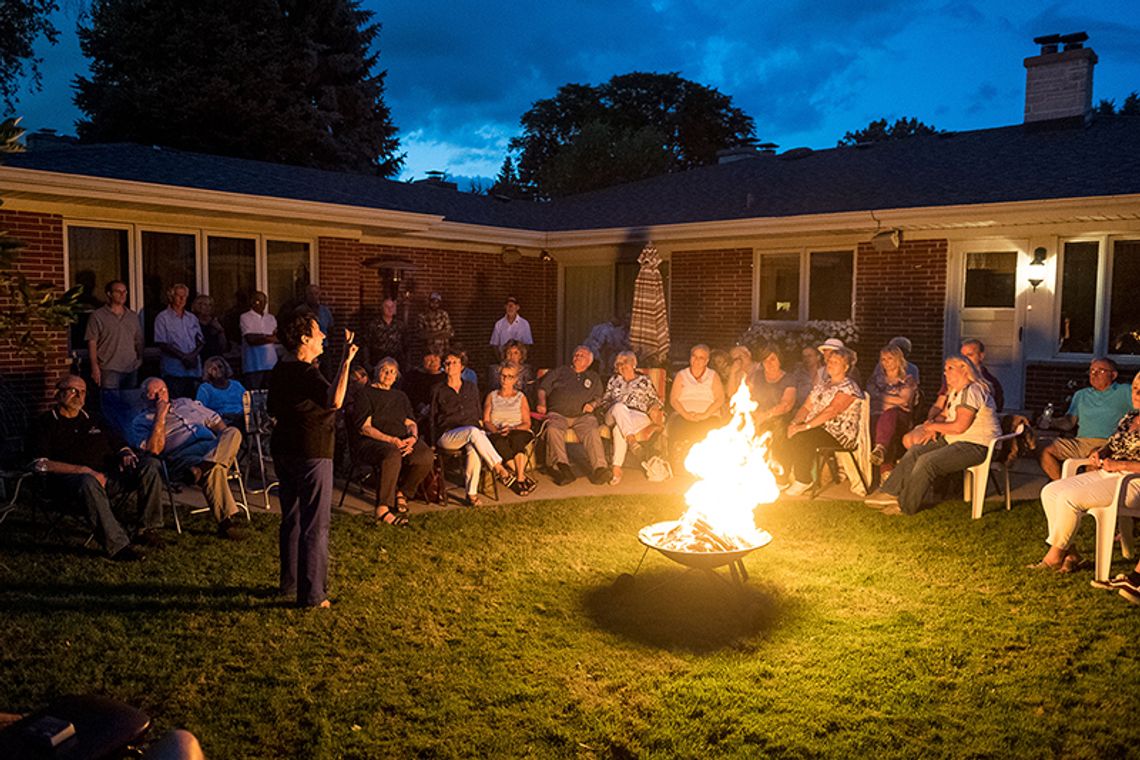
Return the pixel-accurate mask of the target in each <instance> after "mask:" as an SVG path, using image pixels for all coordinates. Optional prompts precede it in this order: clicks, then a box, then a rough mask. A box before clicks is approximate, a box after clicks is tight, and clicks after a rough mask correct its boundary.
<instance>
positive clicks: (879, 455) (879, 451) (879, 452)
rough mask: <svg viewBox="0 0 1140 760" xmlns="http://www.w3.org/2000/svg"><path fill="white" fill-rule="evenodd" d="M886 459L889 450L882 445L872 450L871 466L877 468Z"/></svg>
mask: <svg viewBox="0 0 1140 760" xmlns="http://www.w3.org/2000/svg"><path fill="white" fill-rule="evenodd" d="M886 458H887V450H886V448H884V447H883V446H882V445H881V444H880V445H878V446H876V447H875V448H873V449H871V464H873V465H875V466H876V467H877V466H879V465H881V464H882V463H883V460H884V459H886Z"/></svg>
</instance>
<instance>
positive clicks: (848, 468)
mask: <svg viewBox="0 0 1140 760" xmlns="http://www.w3.org/2000/svg"><path fill="white" fill-rule="evenodd" d="M853 403H857V404H859V433H858V438H857V439H856V441H855V448H854V449H844V448H840V447H838V446H820V447H819V448H817V449H816V450H815V480H814V481H813V482H812V488H811V491H810V492H809V495H808V499H809V500H811V499H814V498H815V497H816V496H818V495H819V493H820V492H821V491H822V490H823V469H824V465H825V464H826V463H827V462H829V461H831V460H833V459H834V461H835V463H836V466H837V467H838V468H842V470H843V473H844V475H846V476H847V480H848V482H850V483H851V490H852V491H853V492H854V493H856V494H858V495H859V496H866V495H867V494H868V493H869V492H870V490H871V477H872V470H871V403H870V399H869V398H868V397H867V394H863V397H862V398H860V399H857V400H856V401H855V402H853ZM832 479H833V480H835V479H837V478H836V471H835V470H832Z"/></svg>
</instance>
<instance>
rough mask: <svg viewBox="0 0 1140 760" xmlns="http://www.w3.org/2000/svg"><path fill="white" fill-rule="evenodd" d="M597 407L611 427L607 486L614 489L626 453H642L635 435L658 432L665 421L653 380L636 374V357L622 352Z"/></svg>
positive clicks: (619, 478)
mask: <svg viewBox="0 0 1140 760" xmlns="http://www.w3.org/2000/svg"><path fill="white" fill-rule="evenodd" d="M598 407H599V408H600V409H603V410H605V412H606V424H607V425H611V426H612V427H611V429H610V432H611V433H612V434H613V442H614V453H613V477H612V478H611V479H610V485H611V486H616V485H617V484H618V483H620V482H621V468H622V465H624V464H625V454H626V451H627V450H630V449H632V450H633V453H634V454H640V453H641V444H639V443H638V442H637V434H638V433H640V432H641V431H642V430H645V429H646V428H648V427H650V426H652V425H655V426H657V427H658V428H660V427H661V423H662V422H663V420H664V413H663V411H662V406H661V399H660V398H658V397H657V388H656V387H654V385H653V381H652V380H650V379H649V378H648V377H646V376H645V375H641V374H638V372H637V354H635V353H633V352H632V351H622V352H621V353H619V354H618V355H617V358H615V359H614V376H613V377H611V378H610V381H609V383H607V384H606V393H605V395H604V396H602V400H601V402H600V403H599V404H598Z"/></svg>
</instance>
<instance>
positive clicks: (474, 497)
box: [467, 493, 483, 507]
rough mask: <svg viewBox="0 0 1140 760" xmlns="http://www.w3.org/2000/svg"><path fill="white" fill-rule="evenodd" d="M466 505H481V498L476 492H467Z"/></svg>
mask: <svg viewBox="0 0 1140 760" xmlns="http://www.w3.org/2000/svg"><path fill="white" fill-rule="evenodd" d="M467 506H469V507H481V506H483V500H482V499H480V498H479V494H477V493H473V494H468V496H467Z"/></svg>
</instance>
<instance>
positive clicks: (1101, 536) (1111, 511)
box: [1061, 459, 1140, 581]
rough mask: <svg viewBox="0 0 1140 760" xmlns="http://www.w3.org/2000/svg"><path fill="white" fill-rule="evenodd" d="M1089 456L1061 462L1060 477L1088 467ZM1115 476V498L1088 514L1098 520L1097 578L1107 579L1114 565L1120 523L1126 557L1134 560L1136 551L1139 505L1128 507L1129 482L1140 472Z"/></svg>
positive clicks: (1139, 477) (1138, 475)
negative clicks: (1134, 524)
mask: <svg viewBox="0 0 1140 760" xmlns="http://www.w3.org/2000/svg"><path fill="white" fill-rule="evenodd" d="M1089 461H1090V460H1088V459H1066V460H1065V461H1064V463H1063V464H1062V465H1061V478H1062V479H1064V478H1071V477H1073V476H1074V475H1077V474H1079V473H1080V470H1081V468H1082V467H1086V466H1087V465H1088V463H1089ZM1114 474H1115V477H1116V491H1115V492H1114V493H1113V495H1112V499H1111V500H1110V501H1109V503H1108V504H1106V505H1105V506H1103V507H1093V508H1091V509H1089V510H1088V513H1089V514H1090V515H1092V516H1093V519H1094V520H1096V570H1095V577H1096V579H1097V580H1098V581H1107V580H1108V572H1109V567H1110V566H1111V565H1112V540H1113V538H1115V537H1116V532H1117V524H1118V523H1119V528H1120V553H1121V554H1123V555H1124V558H1125V559H1132V555H1133V554H1134V547H1133V536H1132V518H1134V517H1140V505H1138V506H1135V507H1129V506H1128V505H1127V503H1126V502H1127V498H1128V484H1129V483H1131V482H1132V481H1134V480H1140V473H1138V472H1118V473H1114Z"/></svg>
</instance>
